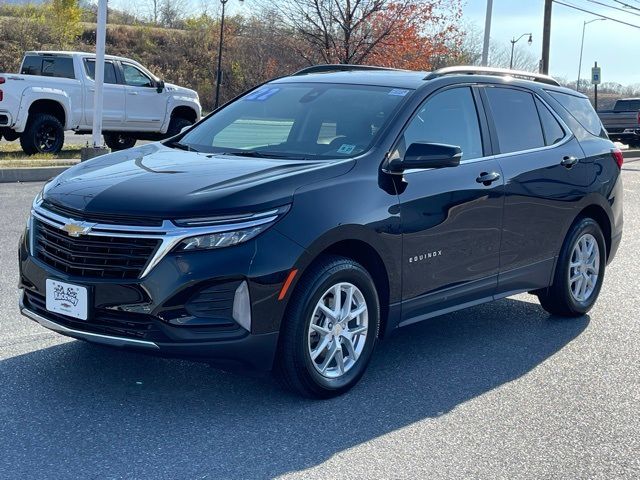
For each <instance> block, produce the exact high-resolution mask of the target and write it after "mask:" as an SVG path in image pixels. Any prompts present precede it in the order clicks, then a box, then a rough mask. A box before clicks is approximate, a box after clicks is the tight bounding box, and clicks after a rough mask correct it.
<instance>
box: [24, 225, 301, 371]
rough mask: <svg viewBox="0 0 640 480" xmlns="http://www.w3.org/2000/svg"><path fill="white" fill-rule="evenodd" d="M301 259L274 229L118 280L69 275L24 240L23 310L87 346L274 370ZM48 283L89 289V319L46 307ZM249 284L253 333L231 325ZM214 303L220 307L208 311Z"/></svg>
mask: <svg viewBox="0 0 640 480" xmlns="http://www.w3.org/2000/svg"><path fill="white" fill-rule="evenodd" d="M301 253H302V250H301V249H300V247H298V246H297V245H295V244H294V243H292V242H291V241H290V240H288V239H287V238H286V237H284V236H282V235H281V234H279V233H278V232H277V231H276V230H275V229H270V230H268V231H267V232H265V233H264V234H262V235H260V236H259V237H257V238H256V239H254V240H252V241H250V242H247V243H246V244H242V245H239V246H236V247H230V248H226V249H220V250H211V251H203V252H197V253H190V254H170V255H167V256H166V257H165V258H163V259H162V261H160V263H158V264H157V265H156V266H155V268H153V270H152V271H151V272H150V273H149V274H148V275H146V276H144V277H143V278H140V279H135V280H115V279H96V278H82V277H78V276H69V275H66V274H64V273H62V272H61V271H58V270H56V269H55V268H53V267H52V266H50V265H48V264H46V263H45V262H43V261H42V260H41V259H40V258H35V257H33V256H32V255H31V254H30V253H29V250H28V246H27V245H26V241H25V240H24V239H23V241H22V242H21V246H20V251H19V263H20V288H21V289H22V293H21V298H20V310H21V312H22V313H23V315H25V316H26V317H28V318H30V319H32V320H34V321H36V322H38V323H39V324H40V325H42V326H44V327H45V328H48V329H50V330H53V331H56V332H58V333H61V334H63V335H67V336H69V337H73V338H77V339H81V340H86V341H90V342H94V343H101V344H104V345H109V346H112V347H119V348H126V349H134V350H138V351H141V352H144V353H151V354H155V355H162V356H170V357H180V358H189V359H195V360H205V361H211V362H214V363H220V364H224V365H228V366H243V367H249V368H253V369H259V370H269V369H271V367H272V364H273V359H274V356H275V352H276V348H277V342H278V332H279V328H280V322H281V319H282V316H283V314H284V309H285V307H286V299H285V301H279V300H278V294H279V292H280V289H281V287H282V284H283V282H284V281H285V279H286V276H287V274H288V272H289V271H290V269H291V268H292V267H293V265H294V264H295V261H296V259H297V258H298V257H299V256H300V255H301ZM49 278H50V279H57V280H59V281H63V282H68V283H72V284H76V285H82V286H84V287H86V288H87V289H88V292H89V297H90V299H89V318H88V320H86V321H85V320H78V319H74V318H70V317H66V316H64V315H60V314H57V313H52V312H49V311H48V310H47V309H46V301H45V296H46V280H47V279H49ZM245 281H246V282H247V285H248V288H249V294H250V299H251V320H252V323H251V328H250V331H247V330H246V329H245V328H242V326H240V325H239V324H237V323H233V321H232V320H229V319H230V317H231V315H230V311H231V310H230V309H231V304H232V303H233V291H234V290H235V287H236V286H237V285H238V284H239V283H241V282H245ZM225 292H226V293H225ZM229 292H231V293H229ZM221 295H222V296H221ZM225 295H226V296H225ZM229 295H231V297H229ZM194 299H195V300H194ZM203 300H204V303H203ZM209 303H211V304H212V305H214V306H215V308H213V307H212V308H210V309H209V308H208V306H209ZM203 305H204V306H203Z"/></svg>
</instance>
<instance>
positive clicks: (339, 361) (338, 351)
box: [335, 342, 344, 375]
mask: <svg viewBox="0 0 640 480" xmlns="http://www.w3.org/2000/svg"><path fill="white" fill-rule="evenodd" d="M336 345H337V347H336V354H335V358H336V365H337V366H338V371H339V372H340V375H342V374H343V373H344V356H343V355H342V347H341V346H340V344H339V343H338V342H336Z"/></svg>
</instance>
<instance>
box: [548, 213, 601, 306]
mask: <svg viewBox="0 0 640 480" xmlns="http://www.w3.org/2000/svg"><path fill="white" fill-rule="evenodd" d="M585 234H591V235H593V237H594V238H595V239H596V242H597V243H598V248H599V250H600V264H599V272H598V281H597V283H596V288H595V290H594V291H593V293H592V294H591V296H590V297H589V298H588V299H587V300H586V301H585V302H579V301H577V300H576V299H575V298H574V297H573V295H572V293H571V289H570V286H569V268H570V267H569V264H570V262H571V254H572V252H573V249H574V247H575V245H576V243H577V241H578V240H579V239H580V237H582V236H583V235H585ZM606 256H607V250H606V243H605V240H604V235H603V234H602V230H601V229H600V226H599V225H598V223H597V222H596V221H595V220H593V219H591V218H583V219H581V220H580V221H579V222H578V223H576V225H575V226H574V227H573V228H572V230H571V234H570V235H569V237H568V238H567V241H566V242H565V245H564V246H563V249H562V254H561V256H560V258H559V259H558V261H559V262H561V263H559V265H558V267H559V268H558V269H557V272H556V278H555V279H554V280H555V282H558V285H559V286H561V288H562V293H563V296H564V297H565V299H566V302H567V306H568V307H569V308H570V309H571V310H572V311H573V312H575V313H579V314H585V313H587V312H588V311H589V310H591V308H592V307H593V305H594V304H595V303H596V301H597V300H598V296H599V294H600V290H601V288H602V283H603V281H604V274H605V268H606V264H607V259H606Z"/></svg>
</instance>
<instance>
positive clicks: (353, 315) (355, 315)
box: [345, 305, 367, 321]
mask: <svg viewBox="0 0 640 480" xmlns="http://www.w3.org/2000/svg"><path fill="white" fill-rule="evenodd" d="M366 309H367V306H366V305H360V306H359V307H357V308H356V309H355V310H354V311H352V312H350V313H349V315H347V318H346V319H345V320H347V321H351V320H353V319H354V318H358V316H359V315H360V314H361V313H363V312H364V311H365V310H366Z"/></svg>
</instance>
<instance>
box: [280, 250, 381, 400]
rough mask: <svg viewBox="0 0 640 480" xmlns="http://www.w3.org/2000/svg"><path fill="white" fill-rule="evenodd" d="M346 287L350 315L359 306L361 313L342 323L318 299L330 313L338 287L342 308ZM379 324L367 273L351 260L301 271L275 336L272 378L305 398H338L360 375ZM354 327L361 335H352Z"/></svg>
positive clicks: (322, 263)
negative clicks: (276, 348) (302, 273)
mask: <svg viewBox="0 0 640 480" xmlns="http://www.w3.org/2000/svg"><path fill="white" fill-rule="evenodd" d="M351 287H354V288H353V289H352V290H351V291H352V292H353V295H352V302H351V307H352V308H350V311H351V313H354V314H355V313H357V312H358V310H361V309H362V306H363V304H364V306H365V308H366V310H365V311H364V312H361V313H360V314H358V315H357V316H356V317H355V318H353V319H352V320H350V321H346V323H345V321H340V320H338V321H335V317H334V318H331V317H329V316H327V315H326V314H325V313H324V312H322V311H321V310H320V307H319V306H318V304H319V302H321V301H322V303H323V305H325V306H326V307H330V309H333V307H334V306H335V303H333V301H332V299H333V298H335V295H334V293H333V292H336V291H337V290H336V289H337V288H339V289H340V297H341V299H342V302H341V304H343V305H344V301H345V300H346V298H347V296H348V295H349V294H348V291H349V290H350V289H351ZM344 313H346V310H344ZM343 318H344V317H343ZM312 322H313V323H314V324H315V325H316V328H317V327H321V328H324V329H325V331H326V332H327V334H325V335H324V336H323V335H322V334H321V333H320V332H318V331H316V328H312V327H311V324H312ZM379 325H380V302H379V300H378V293H377V291H376V287H375V284H374V282H373V280H372V278H371V276H370V275H369V273H368V272H367V271H366V270H365V269H364V268H363V267H362V266H361V265H360V264H358V263H356V262H355V261H353V260H351V259H348V258H343V257H336V256H329V257H324V258H322V259H321V260H320V261H319V262H318V263H316V264H315V265H313V266H312V267H310V269H309V270H308V271H307V272H305V274H304V276H303V277H302V278H301V279H300V281H299V283H298V285H297V286H296V289H295V291H294V292H293V295H292V297H291V300H290V302H289V305H288V308H287V313H286V314H285V317H284V319H283V324H282V328H281V332H280V343H279V347H278V353H277V356H276V364H275V374H276V376H277V377H278V378H279V379H280V380H281V382H282V383H283V384H284V385H285V386H286V387H287V388H288V389H290V390H292V391H293V392H295V393H298V394H300V395H302V396H304V397H308V398H331V397H335V396H338V395H341V394H343V393H345V392H346V391H348V390H349V389H350V388H352V387H353V386H354V385H355V384H356V383H358V381H359V380H360V378H361V377H362V375H363V374H364V372H365V370H366V368H367V365H368V364H369V361H370V359H371V355H372V353H373V350H374V348H375V345H376V342H377V338H378V330H379ZM345 327H346V328H345ZM363 327H364V328H365V330H364V332H363V330H362V329H363ZM356 329H359V330H360V331H361V332H362V333H360V334H357V333H352V332H354V331H356ZM347 337H349V338H351V339H352V340H348V338H347ZM323 341H324V342H325V343H324V345H325V346H324V348H323ZM348 344H351V348H350V349H349V348H348ZM332 352H335V353H332ZM314 354H316V358H315V359H313V358H312V355H314ZM339 359H342V362H341V363H342V369H341V368H340V362H339ZM323 366H324V367H325V369H324V373H321V371H322V367H323Z"/></svg>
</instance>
